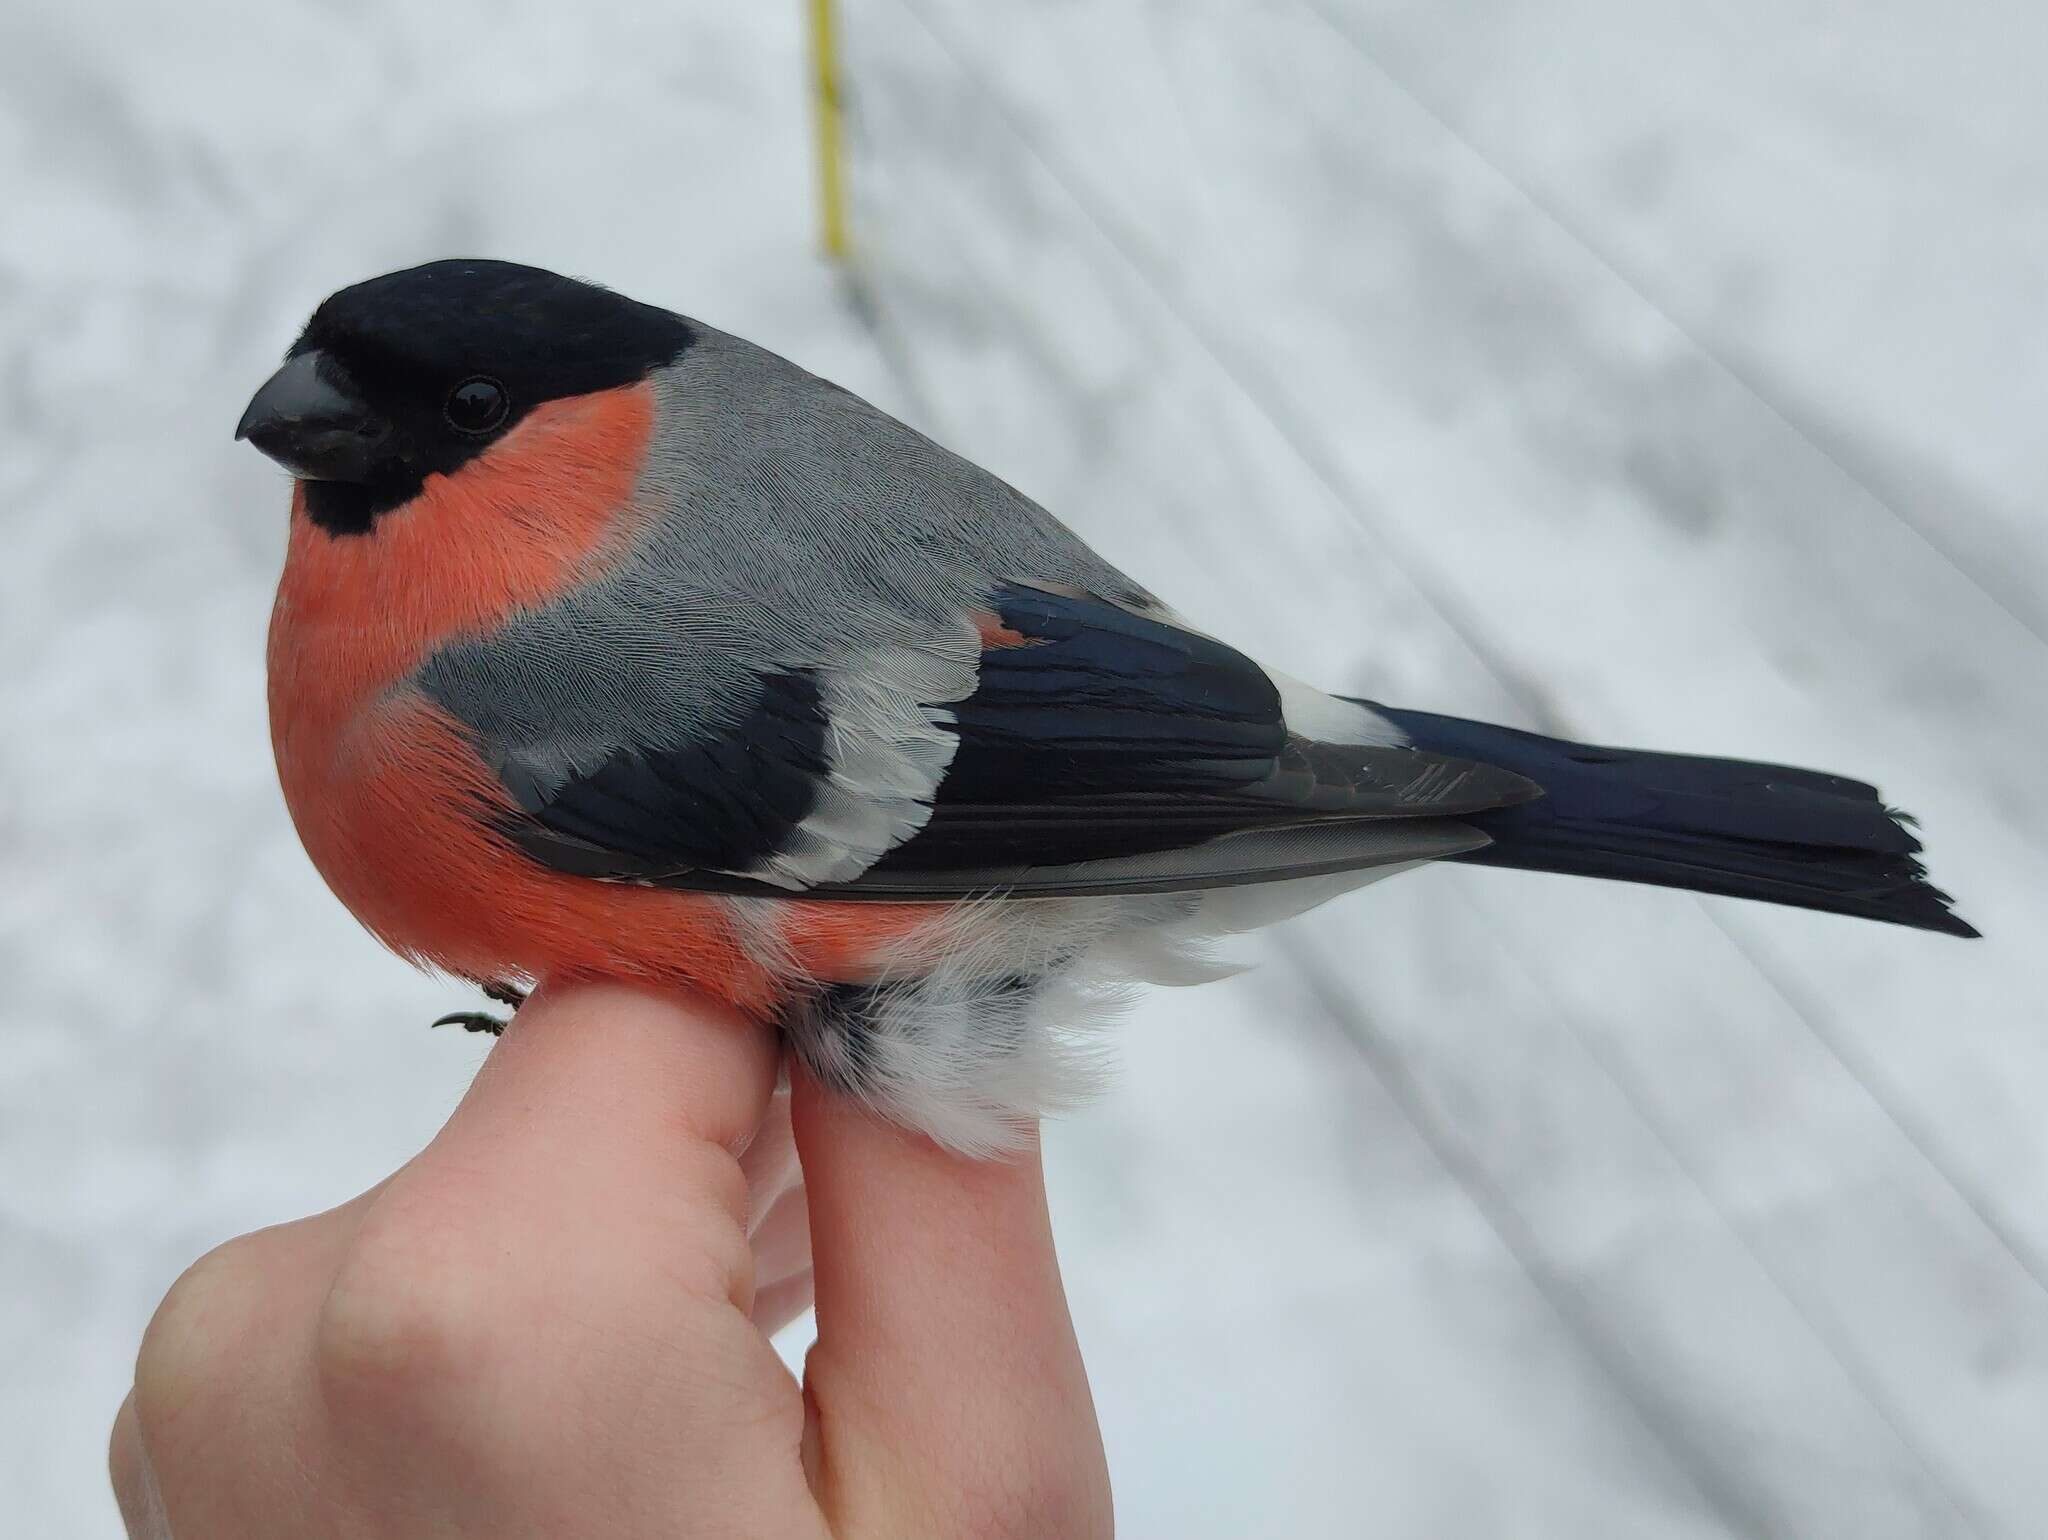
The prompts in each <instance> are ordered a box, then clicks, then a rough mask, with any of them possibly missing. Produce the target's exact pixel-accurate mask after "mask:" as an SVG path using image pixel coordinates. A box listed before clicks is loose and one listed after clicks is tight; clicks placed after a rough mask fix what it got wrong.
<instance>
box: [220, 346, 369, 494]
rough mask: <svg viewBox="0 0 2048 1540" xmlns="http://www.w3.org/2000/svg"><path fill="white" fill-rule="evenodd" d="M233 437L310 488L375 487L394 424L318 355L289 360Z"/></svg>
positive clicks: (265, 387) (252, 404) (339, 370)
mask: <svg viewBox="0 0 2048 1540" xmlns="http://www.w3.org/2000/svg"><path fill="white" fill-rule="evenodd" d="M235 437H236V438H237V439H247V440H248V441H249V442H250V443H252V444H254V445H255V446H256V447H257V448H258V449H260V450H262V451H263V452H264V453H265V454H267V455H269V456H270V458H271V459H273V460H275V461H276V462H277V463H278V464H279V465H282V466H283V467H284V468H285V469H286V470H288V471H290V472H291V473H292V474H293V475H294V476H298V477H301V478H302V479H304V480H306V481H355V482H371V481H375V480H377V479H378V477H379V475H380V473H382V472H383V471H384V470H385V469H386V468H388V467H389V465H390V462H391V453H392V444H391V440H392V429H391V423H390V422H389V420H388V419H386V418H385V417H384V416H382V415H381V414H380V413H378V412H376V411H375V410H373V409H372V408H371V407H370V405H369V404H368V403H367V402H365V401H364V400H363V398H362V397H361V395H359V394H358V393H357V392H356V389H355V386H354V385H353V384H352V383H351V382H350V380H349V377H348V375H347V374H346V373H345V372H344V371H343V370H342V368H341V367H340V366H339V365H338V364H336V363H335V362H334V360H332V359H331V358H329V357H328V356H327V355H326V354H325V353H322V352H321V351H319V350H318V349H317V348H315V349H313V350H311V351H309V352H305V353H301V354H299V355H297V356H296V357H294V358H291V359H287V360H286V361H285V366H284V367H283V368H282V369H280V370H278V371H277V373H275V374H273V375H272V376H271V377H270V378H269V379H268V380H267V381H265V382H264V385H263V388H262V389H261V390H259V391H257V392H256V395H255V398H254V399H253V400H251V401H250V403H249V409H248V410H247V411H246V412H244V413H242V420H241V421H240V422H239V423H237V424H236V425H235Z"/></svg>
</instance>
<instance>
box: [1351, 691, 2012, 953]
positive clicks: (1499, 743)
mask: <svg viewBox="0 0 2048 1540" xmlns="http://www.w3.org/2000/svg"><path fill="white" fill-rule="evenodd" d="M1362 704H1364V705H1367V706H1370V707H1371V708H1372V709H1373V710H1374V711H1377V712H1379V713H1380V714H1381V715H1382V716H1384V717H1386V718H1387V719H1388V720H1390V721H1391V722H1393V723H1394V725H1395V726H1397V727H1399V728H1400V729H1401V730H1402V731H1403V732H1405V733H1407V734H1408V735H1409V737H1410V738H1411V739H1412V740H1413V741H1414V743H1415V746H1416V747H1417V748H1421V749H1429V750H1431V751H1433V752H1436V753H1440V754H1452V755H1457V756H1459V757H1461V758H1465V759H1475V760H1478V761H1480V762H1482V763H1484V764H1489V765H1498V766H1500V767H1502V768H1503V769H1508V770H1512V771H1514V772H1515V773H1516V774H1518V775H1524V776H1527V777H1528V778H1529V779H1530V780H1532V781H1535V782H1536V783H1537V784H1538V785H1540V786H1542V787H1543V789H1544V792H1545V795H1544V796H1543V797H1542V798H1540V799H1539V800H1537V801H1535V802H1527V803H1523V804H1521V805H1520V806H1517V807H1507V808H1500V809H1497V810H1496V811H1493V812H1489V813H1480V814H1474V815H1467V816H1466V817H1465V818H1464V819H1463V821H1464V822H1466V823H1469V824H1472V825H1473V826H1475V827H1477V828H1479V829H1482V830H1484V831H1485V832H1486V833H1487V834H1489V835H1491V836H1492V837H1493V843H1492V844H1491V845H1489V846H1487V847H1486V848H1485V849H1483V850H1474V851H1470V852H1467V853H1466V854H1464V855H1460V856H1456V857H1453V858H1452V859H1455V860H1460V861H1471V862H1474V863H1477V864H1479V865H1485V866H1509V867H1518V868H1522V869H1525V870H1529V871H1540V872H1566V873H1571V874H1573V875H1576V876H1582V877H1611V878H1616V879H1618V880H1620V881H1623V882H1647V883H1656V884H1658V885H1660V886H1663V887H1670V888H1688V889H1691V890H1692V891H1694V892H1698V893H1720V894H1725V895H1728V896H1729V897H1733V898H1755V899H1762V900H1764V901H1766V902H1768V903H1774V904H1792V905H1796V906H1797V907H1799V908H1802V909H1819V910H1823V911H1825V912H1827V913H1829V914H1847V915H1855V916H1858V917H1860V918H1862V919H1866V920H1883V921H1885V922H1887V923H1889V924H1893V925H1910V926H1912V927H1914V928H1915V929H1917V930H1933V931H1941V932H1943V933H1944V934H1947V935H1951V936H1975V935H1976V934H1977V930H1976V928H1975V927H1974V926H1972V925H1970V924H1969V923H1968V922H1967V921H1965V920H1963V919H1962V918H1961V917H1960V916H1958V915H1955V914H1952V913H1951V912H1950V910H1949V903H1950V900H1949V896H1948V895H1947V894H1946V893H1944V892H1942V891H1941V890H1940V889H1939V888H1937V887H1935V886H1933V885H1932V884H1931V883H1929V882H1928V881H1927V880H1926V876H1927V874H1926V869H1925V868H1924V867H1923V866H1922V865H1921V864H1920V862H1919V860H1918V855H1919V851H1920V842H1919V840H1917V839H1915V838H1914V837H1913V834H1912V832H1911V829H1910V827H1909V826H1910V825H1911V823H1912V820H1911V818H1909V817H1908V816H1906V815H1905V814H1903V813H1897V812H1894V811H1893V810H1891V809H1889V808H1887V807H1886V806H1885V805H1884V803H1883V802H1882V801H1881V800H1880V799H1879V797H1878V794H1877V789H1876V788H1875V787H1872V786H1866V785H1865V784H1864V783H1863V782H1861V781H1852V780H1849V779H1847V778H1846V777H1843V776H1838V775H1824V774H1822V773H1820V772H1819V771H1815V770H1797V769H1793V768H1792V767H1790V766H1787V765H1767V764H1757V763H1752V762H1749V761H1746V760H1739V759H1706V758H1701V757H1698V756H1695V755H1689V754H1652V753H1646V752H1643V751H1640V750H1636V749H1608V748H1595V747H1592V746H1590V745H1587V744H1581V743H1570V742H1567V741H1565V740H1563V739H1560V738H1545V737H1542V736H1540V735H1538V734H1536V733H1525V732H1519V731H1517V730H1516V729H1514V728H1511V727H1495V726H1492V725H1490V724H1488V723H1485V722H1468V721H1465V720H1463V719H1462V718H1459V717H1445V716H1435V715H1432V714H1431V713H1429V712H1424V711H1401V710H1396V709H1393V708H1391V707H1387V706H1382V705H1379V704H1377V703H1376V702H1372V701H1366V702H1362Z"/></svg>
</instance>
